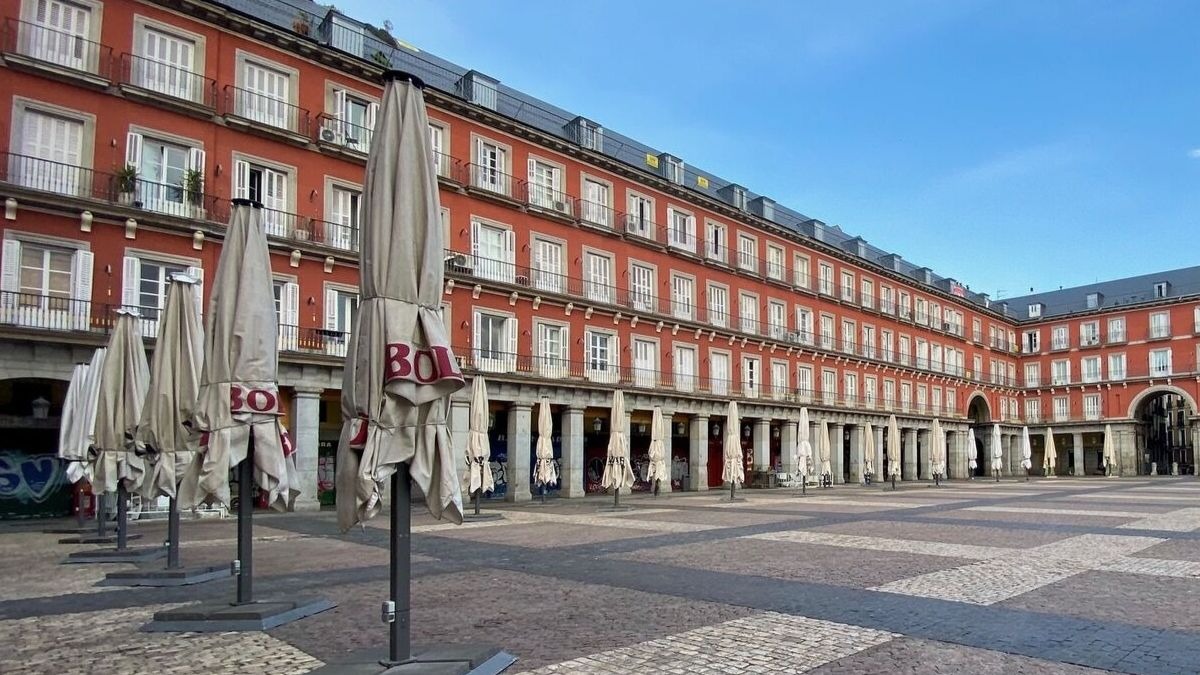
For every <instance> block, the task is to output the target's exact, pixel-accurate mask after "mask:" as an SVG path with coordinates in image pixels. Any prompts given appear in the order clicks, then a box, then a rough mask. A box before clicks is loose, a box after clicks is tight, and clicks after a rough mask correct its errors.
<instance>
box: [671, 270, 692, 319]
mask: <svg viewBox="0 0 1200 675" xmlns="http://www.w3.org/2000/svg"><path fill="white" fill-rule="evenodd" d="M671 315H672V316H674V317H675V318H676V319H684V320H686V321H692V320H694V319H695V318H696V277H694V276H692V275H690V274H680V273H679V272H672V273H671Z"/></svg>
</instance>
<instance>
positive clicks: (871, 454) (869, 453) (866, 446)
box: [863, 422, 876, 474]
mask: <svg viewBox="0 0 1200 675" xmlns="http://www.w3.org/2000/svg"><path fill="white" fill-rule="evenodd" d="M863 433H865V434H866V435H867V436H866V440H865V442H864V443H863V473H864V474H868V473H869V474H874V473H875V452H876V449H875V428H874V427H872V426H871V423H870V422H867V428H866V429H865V430H864V431H863Z"/></svg>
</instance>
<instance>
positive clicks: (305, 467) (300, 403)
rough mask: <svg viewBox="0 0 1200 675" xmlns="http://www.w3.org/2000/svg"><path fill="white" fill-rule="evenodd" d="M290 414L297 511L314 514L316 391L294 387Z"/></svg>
mask: <svg viewBox="0 0 1200 675" xmlns="http://www.w3.org/2000/svg"><path fill="white" fill-rule="evenodd" d="M294 391H295V397H294V399H293V404H294V410H293V412H292V420H291V421H292V428H291V429H290V430H289V432H290V433H291V435H292V443H293V444H295V446H296V474H297V476H298V477H299V479H300V494H299V496H297V497H296V505H295V508H296V510H297V511H317V510H320V508H321V502H320V501H318V500H317V446H318V444H319V442H320V440H321V439H320V429H319V427H320V424H321V392H322V391H323V390H322V389H320V388H310V387H296V388H295V390H294Z"/></svg>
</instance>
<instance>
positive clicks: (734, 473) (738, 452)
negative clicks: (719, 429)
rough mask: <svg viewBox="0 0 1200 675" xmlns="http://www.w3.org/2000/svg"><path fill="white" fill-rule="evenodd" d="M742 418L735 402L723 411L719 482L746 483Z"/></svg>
mask: <svg viewBox="0 0 1200 675" xmlns="http://www.w3.org/2000/svg"><path fill="white" fill-rule="evenodd" d="M741 431H742V416H741V413H739V412H738V404H737V401H730V402H729V407H728V409H727V410H726V411H725V443H724V445H723V446H722V450H723V453H722V459H723V460H724V466H723V467H722V468H721V480H723V481H725V482H726V483H728V484H732V485H741V484H742V483H745V482H746V467H745V466H744V465H743V463H742V437H741Z"/></svg>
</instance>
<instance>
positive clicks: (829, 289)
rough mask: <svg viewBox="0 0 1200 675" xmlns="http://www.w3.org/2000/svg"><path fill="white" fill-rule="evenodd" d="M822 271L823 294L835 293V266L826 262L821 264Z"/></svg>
mask: <svg viewBox="0 0 1200 675" xmlns="http://www.w3.org/2000/svg"><path fill="white" fill-rule="evenodd" d="M820 273H821V280H820V283H821V294H822V295H833V266H832V265H827V264H825V263H821V264H820Z"/></svg>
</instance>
